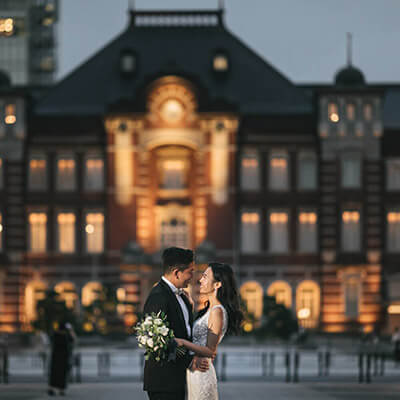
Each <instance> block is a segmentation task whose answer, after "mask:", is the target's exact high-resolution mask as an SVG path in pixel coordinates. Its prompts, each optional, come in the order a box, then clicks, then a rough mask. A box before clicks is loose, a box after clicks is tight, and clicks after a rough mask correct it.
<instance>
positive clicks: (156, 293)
mask: <svg viewBox="0 0 400 400" xmlns="http://www.w3.org/2000/svg"><path fill="white" fill-rule="evenodd" d="M182 298H183V300H184V302H185V304H186V306H187V308H188V311H189V323H190V326H191V327H192V326H193V312H192V306H191V304H190V303H189V301H188V300H187V298H186V297H185V296H182ZM159 311H164V313H165V314H166V315H167V320H168V322H169V327H170V328H171V329H172V330H173V331H174V334H175V337H177V338H183V339H188V340H191V337H189V336H188V333H187V330H186V324H185V319H184V316H183V312H182V309H181V306H180V305H179V302H178V300H177V298H176V295H175V294H174V293H173V292H172V290H171V289H170V287H169V286H168V285H167V284H166V283H165V282H164V281H163V280H162V279H161V280H160V282H158V284H157V285H156V286H154V287H153V289H152V290H151V292H150V294H149V297H148V298H147V300H146V304H145V305H144V309H143V313H144V314H150V313H152V312H155V313H157V312H159ZM192 359H193V356H191V355H189V354H188V353H186V355H185V356H181V357H179V356H178V357H177V358H176V361H169V362H167V361H164V362H162V363H160V362H156V361H154V360H152V359H150V360H146V361H145V364H144V385H143V388H144V390H146V391H148V392H179V391H182V390H184V388H185V385H186V369H187V368H188V366H189V365H190V363H191V362H192Z"/></svg>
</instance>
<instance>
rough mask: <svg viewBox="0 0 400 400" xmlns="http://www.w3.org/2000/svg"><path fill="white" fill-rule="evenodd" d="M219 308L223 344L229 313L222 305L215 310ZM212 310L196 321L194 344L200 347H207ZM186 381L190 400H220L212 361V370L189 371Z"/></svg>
mask: <svg viewBox="0 0 400 400" xmlns="http://www.w3.org/2000/svg"><path fill="white" fill-rule="evenodd" d="M217 307H220V308H221V309H222V311H223V318H224V320H223V325H222V335H221V338H220V340H219V342H221V340H222V338H223V337H224V335H225V333H226V329H227V327H228V313H227V312H226V310H225V308H224V307H223V306H222V305H217V306H214V307H213V308H217ZM213 308H212V309H213ZM212 309H210V310H208V311H207V312H206V313H205V314H204V315H203V316H202V317H201V318H199V319H198V320H196V321H195V323H194V325H193V343H195V344H198V345H200V346H206V344H207V333H208V318H209V316H210V312H211V310H212ZM186 380H187V387H188V400H218V385H217V375H216V374H215V368H214V365H213V363H212V362H211V360H210V369H209V370H208V371H207V372H200V371H194V372H192V371H190V370H187V373H186Z"/></svg>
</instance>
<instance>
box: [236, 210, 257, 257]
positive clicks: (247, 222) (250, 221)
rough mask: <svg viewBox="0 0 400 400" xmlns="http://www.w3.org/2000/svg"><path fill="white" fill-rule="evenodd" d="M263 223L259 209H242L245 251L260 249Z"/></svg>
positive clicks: (242, 233) (242, 241)
mask: <svg viewBox="0 0 400 400" xmlns="http://www.w3.org/2000/svg"><path fill="white" fill-rule="evenodd" d="M260 242H261V225H260V213H259V212H258V211H242V214H241V240H240V244H241V250H242V252H243V253H257V252H259V251H260Z"/></svg>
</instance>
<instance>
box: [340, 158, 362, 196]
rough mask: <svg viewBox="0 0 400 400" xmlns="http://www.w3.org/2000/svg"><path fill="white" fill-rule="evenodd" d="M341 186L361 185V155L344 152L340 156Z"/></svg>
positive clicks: (352, 186)
mask: <svg viewBox="0 0 400 400" xmlns="http://www.w3.org/2000/svg"><path fill="white" fill-rule="evenodd" d="M341 176H342V187H343V188H347V189H355V188H360V187H361V157H360V155H359V154H345V155H343V156H342V158H341Z"/></svg>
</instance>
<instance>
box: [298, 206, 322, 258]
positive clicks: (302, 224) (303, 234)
mask: <svg viewBox="0 0 400 400" xmlns="http://www.w3.org/2000/svg"><path fill="white" fill-rule="evenodd" d="M317 232H318V225H317V213H316V212H307V211H301V212H300V213H299V221H298V231H297V241H298V249H299V251H300V252H302V253H315V252H316V251H317V237H318V235H317Z"/></svg>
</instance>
